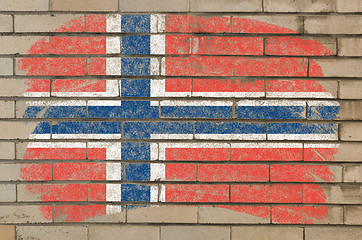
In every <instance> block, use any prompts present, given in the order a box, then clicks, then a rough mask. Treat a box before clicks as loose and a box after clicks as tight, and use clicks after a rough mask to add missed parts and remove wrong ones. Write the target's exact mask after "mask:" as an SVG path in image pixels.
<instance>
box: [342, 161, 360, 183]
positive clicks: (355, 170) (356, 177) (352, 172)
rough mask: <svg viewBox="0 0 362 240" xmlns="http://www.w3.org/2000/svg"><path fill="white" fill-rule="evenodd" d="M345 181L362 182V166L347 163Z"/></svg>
mask: <svg viewBox="0 0 362 240" xmlns="http://www.w3.org/2000/svg"><path fill="white" fill-rule="evenodd" d="M344 182H356V183H358V182H362V166H361V165H347V166H344Z"/></svg>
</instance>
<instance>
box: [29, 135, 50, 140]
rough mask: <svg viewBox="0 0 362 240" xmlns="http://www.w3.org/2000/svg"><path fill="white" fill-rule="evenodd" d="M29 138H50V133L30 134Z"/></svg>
mask: <svg viewBox="0 0 362 240" xmlns="http://www.w3.org/2000/svg"><path fill="white" fill-rule="evenodd" d="M29 139H50V134H30V136H29Z"/></svg>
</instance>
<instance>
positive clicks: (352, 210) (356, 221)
mask: <svg viewBox="0 0 362 240" xmlns="http://www.w3.org/2000/svg"><path fill="white" fill-rule="evenodd" d="M344 212H345V214H344V223H345V224H350V225H361V224H362V218H361V214H362V207H361V206H346V207H344Z"/></svg>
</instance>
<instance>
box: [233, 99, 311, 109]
mask: <svg viewBox="0 0 362 240" xmlns="http://www.w3.org/2000/svg"><path fill="white" fill-rule="evenodd" d="M238 106H303V107H306V102H305V101H290V100H243V101H238Z"/></svg>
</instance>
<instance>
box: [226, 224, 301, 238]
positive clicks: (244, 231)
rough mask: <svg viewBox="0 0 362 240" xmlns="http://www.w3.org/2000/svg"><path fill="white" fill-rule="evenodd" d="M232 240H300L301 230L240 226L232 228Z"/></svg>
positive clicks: (280, 227)
mask: <svg viewBox="0 0 362 240" xmlns="http://www.w3.org/2000/svg"><path fill="white" fill-rule="evenodd" d="M231 232H232V237H231V239H232V240H238V239H243V240H255V239H258V240H302V239H303V228H301V227H283V226H277V227H275V226H274V227H271V226H268V227H262V226H245V227H244V226H240V227H232V228H231Z"/></svg>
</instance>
